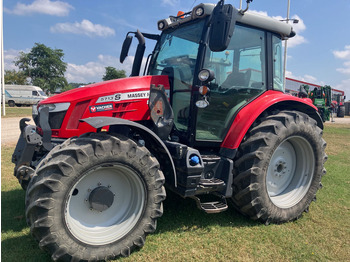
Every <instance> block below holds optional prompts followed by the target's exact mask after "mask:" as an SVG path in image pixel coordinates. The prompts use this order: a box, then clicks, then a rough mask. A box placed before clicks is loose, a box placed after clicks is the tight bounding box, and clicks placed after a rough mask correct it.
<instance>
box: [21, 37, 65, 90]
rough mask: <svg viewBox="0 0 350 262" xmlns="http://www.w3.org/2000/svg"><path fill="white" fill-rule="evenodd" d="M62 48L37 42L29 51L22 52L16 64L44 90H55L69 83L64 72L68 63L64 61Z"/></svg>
mask: <svg viewBox="0 0 350 262" xmlns="http://www.w3.org/2000/svg"><path fill="white" fill-rule="evenodd" d="M63 56H64V53H63V51H62V49H51V48H50V47H47V46H45V45H44V44H39V43H35V45H34V47H33V48H32V49H31V51H30V52H29V53H24V52H21V53H20V56H19V57H17V59H16V60H15V65H16V66H18V67H19V69H20V70H21V71H22V72H23V73H24V74H25V75H26V76H27V77H30V78H31V83H32V84H33V85H36V86H40V87H41V88H42V89H44V90H48V91H50V92H52V93H53V92H55V90H56V88H60V89H63V88H65V86H67V85H68V83H67V80H66V78H65V77H64V73H65V72H66V69H67V64H66V63H65V62H63Z"/></svg>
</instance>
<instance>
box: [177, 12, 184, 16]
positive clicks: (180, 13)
mask: <svg viewBox="0 0 350 262" xmlns="http://www.w3.org/2000/svg"><path fill="white" fill-rule="evenodd" d="M184 14H185V12H184V11H179V12H177V17H179V18H185V16H184Z"/></svg>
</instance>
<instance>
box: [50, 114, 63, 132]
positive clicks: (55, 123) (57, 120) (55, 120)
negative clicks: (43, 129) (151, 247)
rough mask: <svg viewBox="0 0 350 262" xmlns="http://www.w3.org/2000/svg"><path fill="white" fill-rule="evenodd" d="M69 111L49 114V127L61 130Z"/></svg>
mask: <svg viewBox="0 0 350 262" xmlns="http://www.w3.org/2000/svg"><path fill="white" fill-rule="evenodd" d="M66 113H67V111H61V112H52V113H49V125H50V127H51V129H60V128H61V125H62V122H63V119H64V116H65V115H66Z"/></svg>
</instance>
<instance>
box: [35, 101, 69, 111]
mask: <svg viewBox="0 0 350 262" xmlns="http://www.w3.org/2000/svg"><path fill="white" fill-rule="evenodd" d="M69 106H70V103H56V104H44V105H41V106H40V107H39V112H40V110H41V109H43V108H45V107H48V108H49V112H50V113H52V112H61V111H66V110H67V109H68V108H69Z"/></svg>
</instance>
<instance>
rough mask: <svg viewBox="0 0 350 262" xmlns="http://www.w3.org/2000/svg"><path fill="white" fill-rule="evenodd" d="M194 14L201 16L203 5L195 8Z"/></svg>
mask: <svg viewBox="0 0 350 262" xmlns="http://www.w3.org/2000/svg"><path fill="white" fill-rule="evenodd" d="M195 14H196V16H202V15H203V14H204V9H203V7H198V8H197V9H196V10H195Z"/></svg>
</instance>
